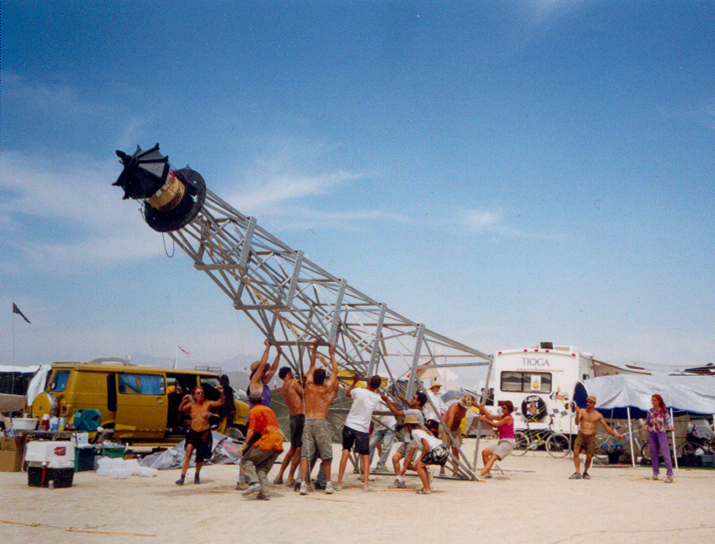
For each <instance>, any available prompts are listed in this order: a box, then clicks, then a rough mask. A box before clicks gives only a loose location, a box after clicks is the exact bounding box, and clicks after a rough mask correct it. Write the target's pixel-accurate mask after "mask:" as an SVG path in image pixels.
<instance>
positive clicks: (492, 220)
mask: <svg viewBox="0 0 715 544" xmlns="http://www.w3.org/2000/svg"><path fill="white" fill-rule="evenodd" d="M458 217H461V218H462V219H461V220H462V223H463V225H464V226H465V227H466V229H467V231H468V232H471V233H474V234H494V235H497V236H501V237H503V238H533V239H540V240H555V239H557V238H558V237H559V236H558V235H554V234H544V233H538V232H530V231H528V230H523V229H520V228H517V227H515V226H513V225H511V224H509V223H508V222H507V221H506V219H505V218H504V213H503V212H502V211H501V210H497V211H488V210H468V209H467V210H460V212H459V213H458ZM517 217H519V216H517Z"/></svg>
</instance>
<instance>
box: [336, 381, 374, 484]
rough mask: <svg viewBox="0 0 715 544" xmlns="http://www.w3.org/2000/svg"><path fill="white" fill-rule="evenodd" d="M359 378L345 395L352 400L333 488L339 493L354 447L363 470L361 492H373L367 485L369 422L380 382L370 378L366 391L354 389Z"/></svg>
mask: <svg viewBox="0 0 715 544" xmlns="http://www.w3.org/2000/svg"><path fill="white" fill-rule="evenodd" d="M358 380H359V378H358V377H357V376H355V377H354V378H353V383H352V384H351V385H350V387H349V388H348V390H347V391H346V392H345V395H347V396H348V397H350V398H352V399H353V404H352V406H351V407H350V412H349V413H348V417H347V418H345V426H344V427H343V456H342V458H341V459H340V472H339V473H338V485H337V487H336V488H335V489H336V490H337V491H340V490H341V489H342V487H343V474H345V467H346V465H347V463H348V457H350V450H351V449H352V447H353V445H355V453H357V454H358V455H360V456H361V460H362V468H363V477H364V482H363V484H364V485H363V491H374V489H373V488H371V487H370V484H369V479H368V478H369V476H370V422H371V421H372V412H373V411H374V410H375V408H376V407H377V405H378V403H379V402H380V395H378V394H377V393H376V392H375V391H377V390H378V389H379V388H380V384H381V383H382V380H381V378H380V376H372V377H370V378H369V379H368V380H367V389H355V385H356V384H357V382H358Z"/></svg>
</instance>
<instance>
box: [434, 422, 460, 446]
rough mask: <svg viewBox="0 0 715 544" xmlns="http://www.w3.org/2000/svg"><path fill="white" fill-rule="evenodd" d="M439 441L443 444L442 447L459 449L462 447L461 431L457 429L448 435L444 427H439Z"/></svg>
mask: <svg viewBox="0 0 715 544" xmlns="http://www.w3.org/2000/svg"><path fill="white" fill-rule="evenodd" d="M439 439H440V440H441V441H442V442H444V445H445V446H447V447H449V446H455V447H457V448H460V447H461V446H462V431H460V430H459V429H457V430H456V431H449V433H447V432H446V431H445V430H444V427H440V429H439Z"/></svg>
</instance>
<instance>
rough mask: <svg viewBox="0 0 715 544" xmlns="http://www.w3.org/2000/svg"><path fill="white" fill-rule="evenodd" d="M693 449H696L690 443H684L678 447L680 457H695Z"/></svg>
mask: <svg viewBox="0 0 715 544" xmlns="http://www.w3.org/2000/svg"><path fill="white" fill-rule="evenodd" d="M695 448H696V446H694V445H693V444H691V443H690V442H685V443H684V444H683V445H682V446H681V447H680V451H681V457H689V458H691V459H692V458H693V457H695V456H696V455H697V453H696V451H695Z"/></svg>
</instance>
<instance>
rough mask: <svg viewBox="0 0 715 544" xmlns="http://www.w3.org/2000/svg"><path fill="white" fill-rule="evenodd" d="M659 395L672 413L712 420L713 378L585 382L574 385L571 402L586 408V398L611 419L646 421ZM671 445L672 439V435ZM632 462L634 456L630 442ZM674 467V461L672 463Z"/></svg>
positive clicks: (614, 378) (630, 378) (625, 376)
mask: <svg viewBox="0 0 715 544" xmlns="http://www.w3.org/2000/svg"><path fill="white" fill-rule="evenodd" d="M656 393H658V394H659V395H661V396H662V397H663V400H664V401H665V404H666V406H668V408H670V409H671V413H672V412H679V413H687V414H703V415H709V416H713V417H714V418H715V377H712V376H668V375H633V374H616V375H614V376H602V377H600V378H593V379H591V380H585V381H582V382H578V383H577V384H576V390H575V391H574V401H575V402H576V404H577V405H578V406H580V407H582V408H583V407H585V406H586V397H587V396H589V395H593V396H595V397H596V401H597V403H596V409H597V410H598V411H599V412H601V413H603V414H604V415H607V416H609V417H612V418H616V419H628V427H629V430H632V424H631V418H645V417H646V416H647V412H648V410H649V409H650V408H652V407H653V404H652V402H651V397H652V396H653V395H654V394H656ZM673 442H674V443H675V437H674V435H673ZM631 458H632V462H633V464H634V466H635V452H634V451H633V443H632V441H631ZM675 462H676V464H677V457H676V459H675Z"/></svg>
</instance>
